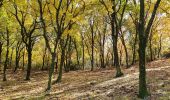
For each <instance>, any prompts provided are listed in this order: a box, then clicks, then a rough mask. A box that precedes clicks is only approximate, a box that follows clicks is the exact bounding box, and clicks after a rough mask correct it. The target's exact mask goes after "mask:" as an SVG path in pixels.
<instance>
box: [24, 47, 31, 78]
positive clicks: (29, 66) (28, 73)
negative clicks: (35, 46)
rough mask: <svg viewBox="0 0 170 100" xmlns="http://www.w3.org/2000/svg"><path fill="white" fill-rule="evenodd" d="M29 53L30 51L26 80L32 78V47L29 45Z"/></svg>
mask: <svg viewBox="0 0 170 100" xmlns="http://www.w3.org/2000/svg"><path fill="white" fill-rule="evenodd" d="M27 53H28V55H27V56H28V66H27V74H26V79H25V80H30V74H31V65H32V48H31V46H29V47H28V48H27Z"/></svg>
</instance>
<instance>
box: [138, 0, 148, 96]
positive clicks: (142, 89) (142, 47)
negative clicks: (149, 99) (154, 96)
mask: <svg viewBox="0 0 170 100" xmlns="http://www.w3.org/2000/svg"><path fill="white" fill-rule="evenodd" d="M144 9H145V8H144V0H140V20H139V28H138V29H139V97H140V98H145V97H146V96H147V95H148V92H147V87H146V68H145V64H146V62H145V61H146V59H145V51H146V36H145V28H144V27H145V26H144V25H145V24H144V23H145V19H144V16H145V13H144V12H145V10H144Z"/></svg>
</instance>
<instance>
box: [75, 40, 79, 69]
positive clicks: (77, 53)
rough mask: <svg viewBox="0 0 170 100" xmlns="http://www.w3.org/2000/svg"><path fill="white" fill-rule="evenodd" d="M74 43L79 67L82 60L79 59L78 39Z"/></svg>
mask: <svg viewBox="0 0 170 100" xmlns="http://www.w3.org/2000/svg"><path fill="white" fill-rule="evenodd" d="M74 45H75V49H76V55H77V67H79V65H80V61H79V52H78V48H77V44H76V41H74Z"/></svg>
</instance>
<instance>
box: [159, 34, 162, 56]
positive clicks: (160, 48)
mask: <svg viewBox="0 0 170 100" xmlns="http://www.w3.org/2000/svg"><path fill="white" fill-rule="evenodd" d="M161 50H162V34H161V35H160V39H159V49H158V58H160V55H161Z"/></svg>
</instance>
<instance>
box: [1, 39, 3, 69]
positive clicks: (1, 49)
mask: <svg viewBox="0 0 170 100" xmlns="http://www.w3.org/2000/svg"><path fill="white" fill-rule="evenodd" d="M2 45H3V44H2V42H0V70H1V67H2Z"/></svg>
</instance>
